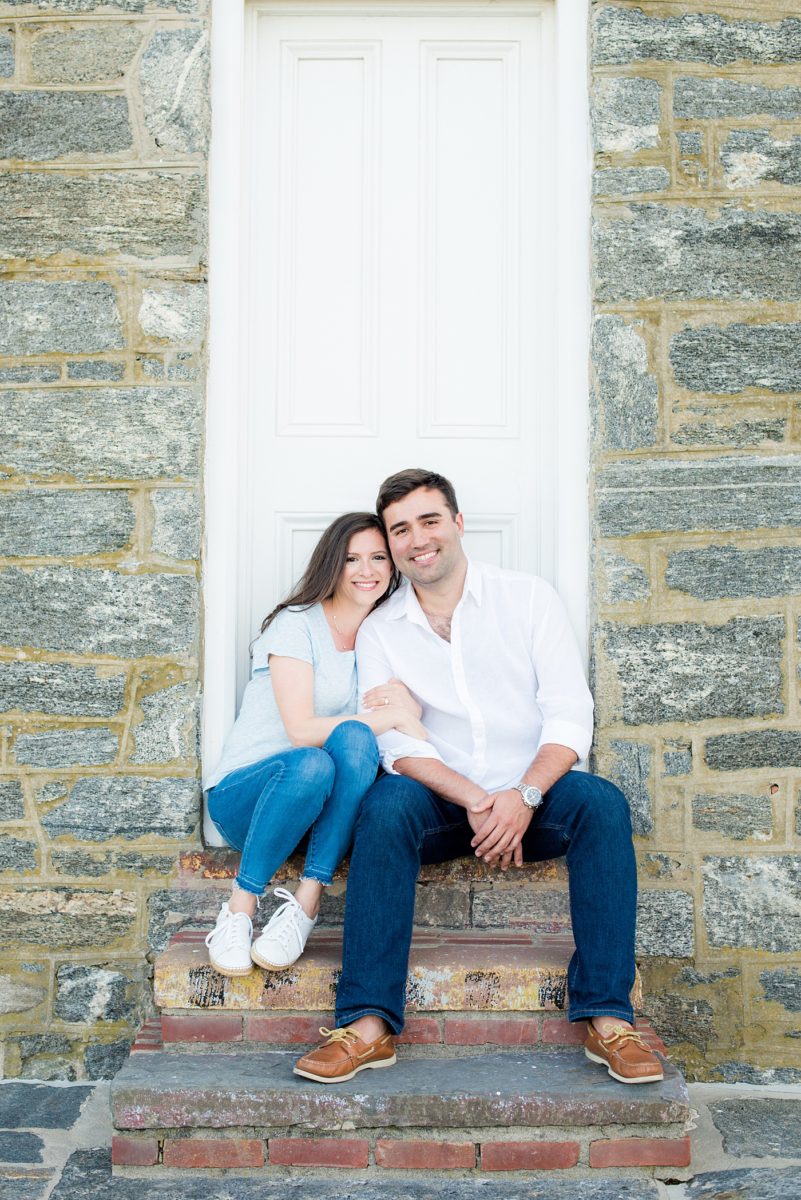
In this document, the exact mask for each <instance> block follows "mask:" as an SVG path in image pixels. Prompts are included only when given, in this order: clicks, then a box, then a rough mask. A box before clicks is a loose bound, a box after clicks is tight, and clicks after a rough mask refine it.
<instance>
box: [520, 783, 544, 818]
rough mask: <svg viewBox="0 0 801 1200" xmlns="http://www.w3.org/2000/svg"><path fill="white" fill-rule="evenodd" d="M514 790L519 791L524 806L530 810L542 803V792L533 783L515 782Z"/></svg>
mask: <svg viewBox="0 0 801 1200" xmlns="http://www.w3.org/2000/svg"><path fill="white" fill-rule="evenodd" d="M514 786H515V791H517V792H519V793H520V797H521V799H522V801H523V803H524V804H525V806H526V808H530V809H531V810H532V812H533V811H534V810H535V809H537V808H539V806H540V805H541V804H542V792H541V791H540V789H539V788H538V787H537V786H536V784H533V783H516V784H515V785H514Z"/></svg>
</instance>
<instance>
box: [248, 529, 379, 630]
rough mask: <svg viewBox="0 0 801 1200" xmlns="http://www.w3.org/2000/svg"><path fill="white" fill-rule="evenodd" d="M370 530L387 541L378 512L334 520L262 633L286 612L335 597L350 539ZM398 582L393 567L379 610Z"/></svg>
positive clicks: (271, 614) (310, 606) (268, 618)
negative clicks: (283, 611) (287, 609)
mask: <svg viewBox="0 0 801 1200" xmlns="http://www.w3.org/2000/svg"><path fill="white" fill-rule="evenodd" d="M367 529H375V530H376V532H378V533H380V534H381V537H382V538H383V539H384V541H386V534H385V533H384V526H383V524H382V523H381V520H380V518H379V517H377V516H376V515H375V513H366V512H353V513H343V514H342V516H341V517H337V518H336V520H335V521H332V522H331V524H330V525H329V526H328V528H327V529H326V530H325V532H324V533H323V535H322V537H321V538H320V540H319V542H318V543H317V545H316V546H315V547H314V550H313V551H312V556H311V558H310V559H309V565H308V567H307V568H306V570H305V571H304V573H303V576H302V577H301V579H300V580H299V581H298V583H297V584H296V585H295V587H294V588H293V590H292V592H291V594H290V595H289V596H287V598H286V599H285V600H282V601H281V603H280V604H276V606H275V608H274V609H273V611H272V612H271V613H270V614H269V615H268V616H266V617H265V618H264V620H263V621H262V623H261V632H262V633H264V631H265V629H266V628H267V626H268V625H269V624H270V622H271V621H273V620H274V619H275V618H276V617H277V616H278V614H279V613H280V612H282V610H283V609H285V608H301V609H306V608H312V607H313V606H314V605H315V604H319V603H320V602H321V601H322V600H327V599H328V598H329V597H330V596H333V594H334V590H335V588H336V586H337V583H338V582H339V577H340V575H341V574H342V568H343V567H344V566H345V560H346V559H347V557H348V547H349V546H350V540H351V538H352V537H353V536H354V534H357V533H363V532H364V531H365V530H367ZM387 557H388V558H389V550H387ZM391 561H392V560H391V558H390V562H391ZM399 583H400V573H399V572H398V570H397V568H396V567H395V566H394V564H393V567H392V575H391V576H390V580H389V587H388V588H387V590H386V591H385V592H384V594H383V596H381V597H379V599H378V600H376V602H375V607H376V608H377V607H378V605H379V604H382V603H383V602H384V600H387V599H388V598H389V597H390V596H391V595H392V593H393V592H394V591H395V589H396V587H397V586H398V584H399Z"/></svg>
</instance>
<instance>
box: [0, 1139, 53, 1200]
mask: <svg viewBox="0 0 801 1200" xmlns="http://www.w3.org/2000/svg"><path fill="white" fill-rule="evenodd" d="M44 1148H45V1144H44V1142H43V1141H42V1139H41V1138H40V1137H39V1136H38V1135H37V1134H35V1133H8V1132H6V1131H3V1132H2V1133H0V1163H17V1164H22V1163H24V1164H25V1165H26V1166H27V1165H28V1164H29V1163H40V1162H44V1159H43V1157H42V1151H43V1150H44ZM12 1186H13V1184H12ZM10 1200H14V1197H13V1196H11V1198H10Z"/></svg>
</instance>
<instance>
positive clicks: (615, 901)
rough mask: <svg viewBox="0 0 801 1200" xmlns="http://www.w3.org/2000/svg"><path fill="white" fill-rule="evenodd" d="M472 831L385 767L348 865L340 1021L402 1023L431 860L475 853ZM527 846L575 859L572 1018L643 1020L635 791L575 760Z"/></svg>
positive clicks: (367, 801) (532, 851)
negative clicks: (423, 879)
mask: <svg viewBox="0 0 801 1200" xmlns="http://www.w3.org/2000/svg"><path fill="white" fill-rule="evenodd" d="M472 837H473V832H472V830H471V828H470V826H469V824H468V822H467V817H466V815H465V811H464V809H463V808H460V807H459V806H458V805H456V804H451V803H450V802H449V801H447V800H443V799H442V798H441V797H439V796H437V795H435V794H434V793H433V792H432V791H430V790H429V789H428V788H427V787H424V786H423V785H422V784H420V783H416V782H415V781H414V780H411V779H404V778H403V777H402V776H400V775H382V776H380V777H379V779H378V780H377V781H376V782H375V784H374V785H373V787H371V788H370V790H369V792H368V793H367V795H366V796H365V798H364V803H363V804H362V808H361V811H360V813H359V817H358V820H357V823H356V831H355V835H354V844H353V850H352V852H351V858H350V869H349V872H348V889H347V896H346V903H345V940H344V946H343V959H342V976H341V978H340V981H339V987H338V989H337V1009H336V1023H337V1025H338V1026H342V1025H348V1024H350V1022H351V1021H355V1020H356V1019H357V1018H358V1017H364V1016H367V1015H368V1014H374V1015H375V1016H379V1017H383V1018H384V1020H385V1021H386V1022H387V1023H388V1024H389V1026H390V1028H391V1029H392V1030H393V1032H394V1033H400V1032H401V1030H402V1029H403V1010H404V1003H405V987H406V974H407V970H408V960H409V947H410V943H411V936H412V925H413V922H414V901H415V881H416V879H417V875H418V872H419V870H420V866H421V865H422V864H423V863H436V862H444V861H445V860H447V859H451V858H460V857H463V856H465V855H473V854H474V853H475V851H474V850H473V848H472V847H471V845H470V840H471V838H472ZM523 855H524V859H525V860H526V861H528V862H532V861H537V860H540V859H547V858H560V857H561V856H562V855H564V856H565V857H566V859H567V866H568V872H569V876H570V914H571V918H572V923H573V937H574V939H575V943H576V950H575V953H574V954H573V957H572V958H571V960H570V965H569V968H568V993H569V1000H570V1006H569V1017H570V1020H571V1021H580V1020H582V1019H585V1018H589V1017H600V1016H610V1017H619V1018H621V1019H622V1020H624V1021H632V1020H633V1012H632V1007H631V1002H630V1000H629V993H630V992H631V988H632V986H633V983H634V927H635V920H636V910H637V872H636V864H635V859H634V848H633V845H632V841H631V819H630V815H629V806H628V804H627V802H626V798H625V796H624V795H623V793H622V792H621V791H619V789H618V788H616V787H615V786H614V784H612V783H608V782H607V781H606V780H605V779H600V778H599V777H598V776H596V775H588V774H585V773H584V772H582V771H570V772H568V774H567V775H564V776H563V777H562V778H561V779H560V780H559V781H558V782H557V783H555V784H554V786H553V787H552V788H551V789H550V791H548V792H547V793H546V795H545V799H544V802H543V804H542V806H541V807H540V808H539V809H538V810H537V811H536V812H535V813H534V816H533V819H532V821H531V824H530V825H529V827H528V829H527V831H526V834H525V836H524V838H523ZM510 875H511V878H514V867H511V868H510Z"/></svg>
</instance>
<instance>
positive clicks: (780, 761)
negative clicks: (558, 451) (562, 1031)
mask: <svg viewBox="0 0 801 1200" xmlns="http://www.w3.org/2000/svg"><path fill="white" fill-rule="evenodd" d="M796 12H797V6H796V5H794V4H791V3H773V2H771V0H762V3H760V4H758V5H743V4H739V3H731V4H728V5H726V4H718V5H710V4H697V5H692V6H690V5H688V4H686V3H683V4H680V3H669V2H668V3H659V4H656V3H654V4H640V5H635V4H626V3H609V4H606V3H595V4H593V5H592V17H591V20H592V116H593V139H594V150H595V156H596V169H595V174H594V188H593V190H594V196H595V212H594V223H593V255H594V263H593V289H594V298H595V318H594V334H593V347H592V357H593V366H594V388H593V417H594V447H593V450H594V452H593V516H594V564H595V578H596V592H595V638H594V686H595V692H596V698H597V702H598V718H599V721H598V736H597V765H598V767H599V769H601V770H602V771H604V772H606V773H608V774H610V775H611V776H612V777H614V778H616V779H618V780H619V781H620V782H621V784H622V785H623V786H624V787H625V789H626V790H627V792H628V794H629V797H630V799H631V802H632V808H633V812H634V821H635V827H636V830H637V834H638V837H637V843H638V848H639V855H640V864H641V878H642V881H643V889H644V898H645V897H646V896H647V899H648V902H649V908H650V911H651V912H652V914H653V917H654V921H653V933H654V939H653V944H652V946H651V951H652V953H653V954H655V955H661V956H662V957H654V958H651V959H650V960H644V962H643V967H644V976H645V984H646V992H647V1000H646V1005H647V1008H648V1011H649V1014H650V1015H651V1017H652V1018H653V1020H654V1023H655V1025H656V1027H657V1028H658V1029H659V1030H660V1033H661V1034H662V1035H663V1037H664V1038H665V1040H666V1041H668V1042H671V1043H673V1046H672V1049H673V1053H674V1055H675V1057H676V1058H677V1059H678V1060H679V1061H680V1062H682V1063H683V1064H684V1065H685V1067H687V1069H688V1070H689V1071H690V1072H691V1073H692V1074H694V1075H696V1076H701V1077H704V1076H705V1077H709V1078H716V1079H725V1080H728V1081H732V1082H734V1081H738V1082H739V1081H743V1082H765V1081H774V1080H778V1081H784V1082H793V1083H799V1082H801V972H799V969H798V957H797V956H798V951H799V949H801V806H799V788H800V787H801V732H799V724H798V720H799V680H798V671H799V665H798V664H799V648H798V642H799V636H801V544H799V541H798V525H799V524H800V523H801V459H800V458H799V457H798V449H799V438H800V437H801V405H800V404H799V393H801V310H800V309H799V300H800V299H801V272H800V271H799V261H801V260H800V259H799V251H800V250H801V191H799V184H800V183H801V20H799V19H798V17H797V16H796ZM755 15H756V18H758V19H755Z"/></svg>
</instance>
